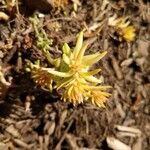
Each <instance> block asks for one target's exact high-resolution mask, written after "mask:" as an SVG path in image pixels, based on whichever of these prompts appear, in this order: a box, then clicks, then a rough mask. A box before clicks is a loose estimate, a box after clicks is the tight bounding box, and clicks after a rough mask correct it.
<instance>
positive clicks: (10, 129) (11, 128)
mask: <svg viewBox="0 0 150 150" xmlns="http://www.w3.org/2000/svg"><path fill="white" fill-rule="evenodd" d="M6 132H8V133H9V134H11V135H12V136H14V137H20V134H19V132H18V130H17V129H16V128H15V127H14V126H13V125H10V126H9V127H7V128H6Z"/></svg>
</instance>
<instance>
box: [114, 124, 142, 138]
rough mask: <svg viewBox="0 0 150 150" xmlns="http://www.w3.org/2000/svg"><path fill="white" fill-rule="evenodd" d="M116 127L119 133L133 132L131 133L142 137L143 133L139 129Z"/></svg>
mask: <svg viewBox="0 0 150 150" xmlns="http://www.w3.org/2000/svg"><path fill="white" fill-rule="evenodd" d="M115 127H116V128H117V129H118V130H119V131H124V132H131V133H134V134H137V135H138V136H140V135H141V131H140V130H139V129H136V128H133V127H126V126H120V125H116V126H115Z"/></svg>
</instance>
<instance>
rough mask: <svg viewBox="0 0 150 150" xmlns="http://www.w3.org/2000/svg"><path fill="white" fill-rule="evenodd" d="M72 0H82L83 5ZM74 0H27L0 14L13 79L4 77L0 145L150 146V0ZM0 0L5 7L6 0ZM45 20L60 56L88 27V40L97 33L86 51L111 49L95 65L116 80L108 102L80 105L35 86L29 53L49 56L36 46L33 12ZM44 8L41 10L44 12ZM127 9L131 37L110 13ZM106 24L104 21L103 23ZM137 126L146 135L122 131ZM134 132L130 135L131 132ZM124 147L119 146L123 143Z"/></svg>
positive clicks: (34, 149)
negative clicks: (120, 33)
mask: <svg viewBox="0 0 150 150" xmlns="http://www.w3.org/2000/svg"><path fill="white" fill-rule="evenodd" d="M73 1H75V2H79V4H80V5H78V9H77V11H75V10H74V9H73ZM105 2H107V1H106V0H104V1H101V0H79V1H78V0H71V1H69V4H68V5H67V6H65V7H64V9H61V8H59V9H58V8H53V7H52V6H51V5H50V4H49V3H48V2H47V1H46V0H39V1H38V4H37V2H34V1H33V0H32V2H30V1H21V3H20V2H19V4H18V3H17V4H15V5H14V6H13V7H12V8H11V9H10V10H6V9H5V8H3V7H0V11H3V12H5V13H6V14H7V15H8V16H9V17H10V18H9V20H8V21H4V20H0V65H1V66H2V68H3V70H4V72H5V78H6V80H7V81H10V82H11V85H10V86H8V87H7V86H6V85H3V84H1V88H0V90H1V95H0V150H54V149H55V150H71V149H73V150H96V149H102V150H107V149H108V150H109V149H110V148H109V147H110V146H109V144H108V141H107V138H108V137H112V138H114V139H118V140H119V141H121V142H123V143H124V144H126V145H127V146H129V147H131V149H133V150H148V149H149V147H150V116H149V114H150V59H149V58H150V3H149V1H148V0H147V1H146V0H137V1H135V0H128V1H125V0H109V1H108V4H107V5H105ZM0 4H1V5H0V6H3V5H2V3H1V2H0ZM33 13H35V14H37V15H39V14H40V15H39V16H41V17H40V18H39V20H40V22H41V23H42V24H43V29H44V30H45V31H46V34H47V36H48V38H49V39H52V40H53V43H52V45H50V47H51V48H50V52H51V53H52V54H53V55H54V56H56V57H57V56H58V55H61V48H62V45H63V43H64V42H67V43H69V44H70V45H72V46H74V45H75V41H76V35H77V33H79V32H80V31H81V30H82V29H87V30H86V32H85V39H88V38H93V37H95V38H96V39H95V41H94V42H93V43H92V45H91V46H90V47H89V49H88V50H87V53H93V52H96V51H101V50H107V51H108V54H107V56H106V57H105V58H104V59H102V60H101V61H100V62H99V63H98V64H97V67H101V68H102V72H101V75H102V76H103V77H104V82H105V84H107V85H111V86H112V87H113V88H112V89H111V90H110V93H111V94H112V96H111V98H109V101H108V102H107V104H106V108H98V107H95V106H93V105H91V104H89V103H87V104H81V105H78V106H76V107H74V106H72V105H71V104H70V103H65V102H63V101H62V100H60V96H59V95H58V93H57V92H53V93H50V92H48V91H46V90H43V89H42V88H40V87H39V86H36V85H35V83H34V82H33V80H32V79H31V77H30V73H28V72H26V71H25V66H26V63H27V60H30V61H33V62H34V61H35V60H37V59H38V60H40V61H41V62H46V59H45V57H44V56H43V55H42V52H41V50H40V49H39V48H38V47H37V46H36V37H35V33H34V29H33V27H32V23H31V21H30V19H29V18H30V17H31V16H32V15H33ZM41 13H42V15H41ZM114 14H117V15H118V16H120V17H121V16H129V19H130V22H131V23H132V25H133V26H134V27H135V28H136V37H135V40H134V41H133V42H130V43H128V42H126V41H124V40H123V41H119V40H118V37H117V36H116V35H115V33H114V29H113V28H111V27H109V26H108V24H107V21H108V17H109V16H113V15H114ZM101 23H102V25H101ZM117 125H119V126H121V127H131V128H133V129H134V128H135V129H138V131H139V132H140V135H138V136H137V135H135V134H133V133H131V134H130V133H129V132H128V131H120V129H118V128H117ZM128 133H129V134H128ZM114 149H115V148H114ZM120 150H121V149H120Z"/></svg>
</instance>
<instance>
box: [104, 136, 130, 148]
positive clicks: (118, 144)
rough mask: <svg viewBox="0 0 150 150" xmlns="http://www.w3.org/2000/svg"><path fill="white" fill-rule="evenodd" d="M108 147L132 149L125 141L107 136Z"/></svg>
mask: <svg viewBox="0 0 150 150" xmlns="http://www.w3.org/2000/svg"><path fill="white" fill-rule="evenodd" d="M106 141H107V144H108V147H109V148H111V149H113V150H131V147H130V146H128V145H126V144H125V143H123V142H121V141H119V140H118V139H116V138H114V137H107V138H106Z"/></svg>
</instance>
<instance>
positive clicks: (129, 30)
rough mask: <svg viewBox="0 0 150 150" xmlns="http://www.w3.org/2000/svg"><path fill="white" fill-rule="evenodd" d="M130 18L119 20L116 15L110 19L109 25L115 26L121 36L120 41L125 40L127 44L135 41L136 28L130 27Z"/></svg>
mask: <svg viewBox="0 0 150 150" xmlns="http://www.w3.org/2000/svg"><path fill="white" fill-rule="evenodd" d="M128 19H129V18H128V17H121V18H118V19H117V16H116V15H114V16H112V17H110V18H109V20H108V25H109V26H113V27H114V28H115V29H116V32H117V33H118V35H119V36H120V40H122V39H124V40H126V41H127V42H131V41H133V40H134V39H135V31H136V30H135V28H134V26H131V25H129V24H130V21H128Z"/></svg>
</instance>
